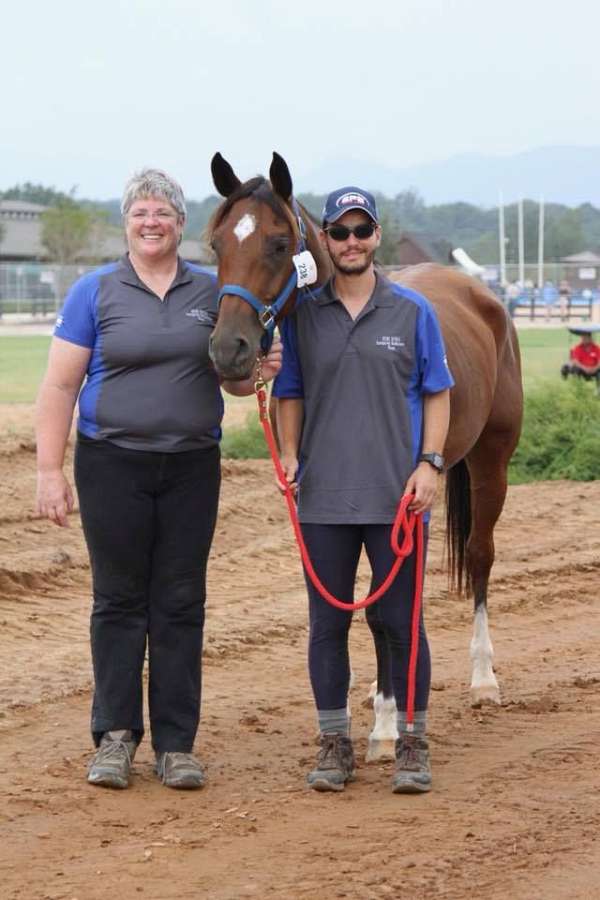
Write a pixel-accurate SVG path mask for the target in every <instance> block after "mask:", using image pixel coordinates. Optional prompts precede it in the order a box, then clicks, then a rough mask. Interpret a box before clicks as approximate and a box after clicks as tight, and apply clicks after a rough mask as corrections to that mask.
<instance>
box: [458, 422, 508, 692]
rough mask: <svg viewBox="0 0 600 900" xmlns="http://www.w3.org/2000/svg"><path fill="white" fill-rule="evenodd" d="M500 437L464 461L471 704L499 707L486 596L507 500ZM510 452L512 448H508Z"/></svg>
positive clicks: (482, 442)
mask: <svg viewBox="0 0 600 900" xmlns="http://www.w3.org/2000/svg"><path fill="white" fill-rule="evenodd" d="M510 443H512V442H511V441H509V440H508V436H507V442H506V447H504V446H503V441H502V435H499V434H498V433H497V432H496V433H491V434H486V432H485V431H484V433H483V434H482V436H481V437H480V438H479V440H478V442H477V444H476V445H475V447H474V448H473V450H472V451H471V452H470V453H469V455H468V457H467V466H468V469H469V477H470V481H471V533H470V536H469V541H468V543H467V553H466V556H467V558H466V564H467V571H468V572H469V575H470V580H471V584H472V588H473V596H474V607H475V608H474V622H473V637H472V639H471V648H470V651H471V661H472V677H471V703H472V705H473V706H479V705H480V704H482V703H500V688H499V687H498V681H497V679H496V675H495V673H494V667H493V658H494V650H493V647H492V642H491V639H490V633H489V625H488V612H487V594H488V582H489V577H490V570H491V568H492V564H493V562H494V526H495V525H496V522H497V521H498V517H499V516H500V513H501V512H502V507H503V505H504V499H505V497H506V486H507V480H506V470H507V466H508V459H509V458H510V452H508V445H509V444H510ZM511 451H512V448H511Z"/></svg>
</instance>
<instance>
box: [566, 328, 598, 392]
mask: <svg viewBox="0 0 600 900" xmlns="http://www.w3.org/2000/svg"><path fill="white" fill-rule="evenodd" d="M569 357H570V360H571V362H570V364H569V363H565V365H564V366H563V367H562V369H561V375H562V376H563V378H566V377H567V376H568V375H578V376H579V377H582V378H585V379H586V381H589V380H590V379H592V378H595V379H596V386H597V389H598V392H599V393H600V346H598V344H595V343H594V342H593V340H592V334H591V332H589V331H585V332H581V340H580V342H579V343H578V344H576V345H575V347H572V348H571V352H570V354H569Z"/></svg>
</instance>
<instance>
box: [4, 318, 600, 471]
mask: <svg viewBox="0 0 600 900" xmlns="http://www.w3.org/2000/svg"><path fill="white" fill-rule="evenodd" d="M576 340H577V339H576V338H572V337H571V336H570V335H568V334H567V331H566V329H546V328H531V329H523V330H521V331H520V332H519V341H520V345H521V354H522V360H523V382H524V385H525V425H524V429H523V436H522V438H521V443H520V446H519V448H518V450H517V452H516V454H515V457H514V459H513V462H512V464H511V468H510V473H509V474H510V481H511V483H513V484H518V483H521V482H525V481H537V480H542V479H555V478H571V479H574V480H582V481H587V480H591V479H595V478H600V399H599V398H597V397H596V396H595V387H594V385H593V384H587V383H575V381H574V379H569V381H568V383H564V382H563V381H562V380H561V378H560V375H559V370H560V366H561V364H562V363H563V362H564V361H565V360H566V358H567V356H568V351H569V347H570V346H572V344H573V343H574V342H575V341H576ZM49 343H50V338H49V337H40V336H31V337H27V336H24V337H21V336H19V337H0V403H33V401H34V399H35V396H36V393H37V389H38V387H39V384H40V381H41V378H42V375H43V373H44V369H45V366H46V359H47V355H48V346H49ZM222 449H223V455H224V456H225V457H229V458H234V459H244V458H250V459H254V458H264V457H266V456H267V455H268V453H267V448H266V445H265V441H264V437H263V433H262V428H261V427H260V424H259V422H258V416H257V414H256V413H255V412H251V413H250V414H249V415H248V418H247V421H246V424H245V426H242V427H230V428H227V429H226V430H225V434H224V437H223V445H222Z"/></svg>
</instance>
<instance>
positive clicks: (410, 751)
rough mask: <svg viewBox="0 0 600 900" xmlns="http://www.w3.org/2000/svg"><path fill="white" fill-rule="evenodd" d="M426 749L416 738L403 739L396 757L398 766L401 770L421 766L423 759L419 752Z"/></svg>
mask: <svg viewBox="0 0 600 900" xmlns="http://www.w3.org/2000/svg"><path fill="white" fill-rule="evenodd" d="M424 749H425V748H424V747H423V746H421V742H420V740H419V739H418V738H416V737H412V736H410V737H403V738H401V743H400V748H399V751H398V755H397V757H396V759H397V762H398V766H399V768H401V769H414V768H419V767H420V766H421V758H420V756H419V751H423V750H424Z"/></svg>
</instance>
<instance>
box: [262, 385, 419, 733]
mask: <svg viewBox="0 0 600 900" xmlns="http://www.w3.org/2000/svg"><path fill="white" fill-rule="evenodd" d="M255 391H256V399H257V402H258V414H259V418H260V422H261V425H262V427H263V431H264V434H265V440H266V442H267V445H268V447H269V452H270V454H271V459H272V460H273V465H274V467H275V472H276V473H277V479H278V481H279V484H280V485H281V488H282V490H283V491H284V495H285V501H286V503H287V508H288V512H289V516H290V521H291V523H292V528H293V529H294V534H295V535H296V541H297V542H298V547H299V548H300V556H301V558H302V563H303V565H304V568H305V570H306V572H307V574H308V577H309V578H310V580H311V581H312V583H313V585H314V586H315V588H316V589H317V591H318V592H319V594H320V595H321V597H322V598H323V599H324V600H326V601H327V603H330V604H331V606H336V607H337V608H338V609H344V610H348V611H349V612H353V611H354V610H355V609H364V608H365V607H367V606H371V604H372V603H375V602H376V601H377V600H379V598H380V597H381V596H382V595H383V594H385V592H386V591H387V589H388V588H389V587H390V585H391V584H392V582H393V581H394V578H395V577H396V575H397V574H398V572H399V570H400V568H401V566H402V563H403V562H404V560H405V559H406V558H407V556H410V554H411V553H412V551H413V547H414V541H413V532H414V530H415V526H416V529H417V542H416V543H417V552H416V559H415V592H414V597H413V609H412V621H411V638H410V657H409V661H408V687H407V697H406V724H407V728H408V730H409V731H412V729H413V722H414V706H415V686H416V674H417V654H418V649H419V618H420V613H421V597H422V594H423V555H424V539H423V518H422V516H420V515H416V514H415V513H413V512H411V511H410V510H409V509H408V505H409V503H410V502H411V500H412V494H405V495H404V497H402V498H401V500H400V503H399V504H398V510H397V512H396V518H395V519H394V524H393V526H392V534H391V538H390V544H391V547H392V551H393V552H394V555H395V556H396V559H395V560H394V564H393V565H392V568H391V569H390V571H389V573H388V575H387V578H386V579H385V580H384V581H383V582H382V583H381V584H380V585H379V587H378V588H377V590H375V591H373V593H372V594H369V596H368V597H365V598H364V599H362V600H359V601H358V602H356V603H344V602H343V601H342V600H338V598H337V597H334V596H333V594H331V593H330V592H329V591H328V590H327V588H326V587H325V585H324V584H322V582H321V580H320V578H319V576H318V575H317V573H316V572H315V570H314V568H313V564H312V562H311V560H310V557H309V555H308V550H307V549H306V544H305V543H304V538H303V536H302V529H301V528H300V523H299V521H298V514H297V512H296V504H295V502H294V497H293V494H292V491H291V490H290V487H289V484H288V482H287V478H286V477H285V472H284V471H283V467H282V465H281V462H280V460H279V452H278V450H277V446H276V444H275V438H274V436H273V430H272V428H271V423H270V421H269V412H268V409H267V391H266V388H265V385H264V383H263V382H261V381H257V383H256V385H255ZM401 528H402V529H403V530H404V539H403V541H402V545H399V544H398V535H399V532H400V529H401Z"/></svg>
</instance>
